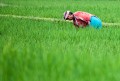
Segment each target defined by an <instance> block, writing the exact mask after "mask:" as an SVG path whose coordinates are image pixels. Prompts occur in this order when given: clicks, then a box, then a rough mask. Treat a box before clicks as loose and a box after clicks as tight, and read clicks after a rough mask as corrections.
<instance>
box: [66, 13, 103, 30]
mask: <svg viewBox="0 0 120 81" xmlns="http://www.w3.org/2000/svg"><path fill="white" fill-rule="evenodd" d="M64 19H65V20H73V24H74V25H75V27H76V28H79V27H82V28H83V27H87V26H91V27H94V28H96V29H101V28H102V22H101V20H100V19H99V18H98V17H97V16H95V15H92V14H90V13H87V12H82V11H77V12H75V13H72V12H71V11H66V12H65V13H64Z"/></svg>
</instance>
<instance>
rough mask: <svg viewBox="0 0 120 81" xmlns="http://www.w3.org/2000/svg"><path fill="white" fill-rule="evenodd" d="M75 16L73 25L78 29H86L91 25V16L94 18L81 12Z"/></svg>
mask: <svg viewBox="0 0 120 81" xmlns="http://www.w3.org/2000/svg"><path fill="white" fill-rule="evenodd" d="M73 15H74V17H75V19H74V20H73V23H74V25H75V26H77V27H86V26H87V25H89V22H90V18H91V16H93V15H92V14H90V13H87V12H81V11H77V12H75V13H74V14H73Z"/></svg>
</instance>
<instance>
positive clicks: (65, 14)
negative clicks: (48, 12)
mask: <svg viewBox="0 0 120 81" xmlns="http://www.w3.org/2000/svg"><path fill="white" fill-rule="evenodd" d="M69 13H70V11H66V12H64V19H65V20H66V19H67V18H68V15H69Z"/></svg>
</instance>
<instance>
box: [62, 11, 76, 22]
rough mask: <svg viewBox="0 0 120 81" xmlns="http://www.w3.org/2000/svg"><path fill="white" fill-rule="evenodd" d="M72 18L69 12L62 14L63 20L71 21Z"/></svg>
mask: <svg viewBox="0 0 120 81" xmlns="http://www.w3.org/2000/svg"><path fill="white" fill-rule="evenodd" d="M73 18H74V16H73V13H72V12H71V11H66V12H64V19H65V20H73Z"/></svg>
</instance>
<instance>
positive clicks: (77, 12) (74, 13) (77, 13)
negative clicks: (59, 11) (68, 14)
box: [74, 11, 82, 14]
mask: <svg viewBox="0 0 120 81" xmlns="http://www.w3.org/2000/svg"><path fill="white" fill-rule="evenodd" d="M81 12H82V11H76V12H74V14H78V13H81Z"/></svg>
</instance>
